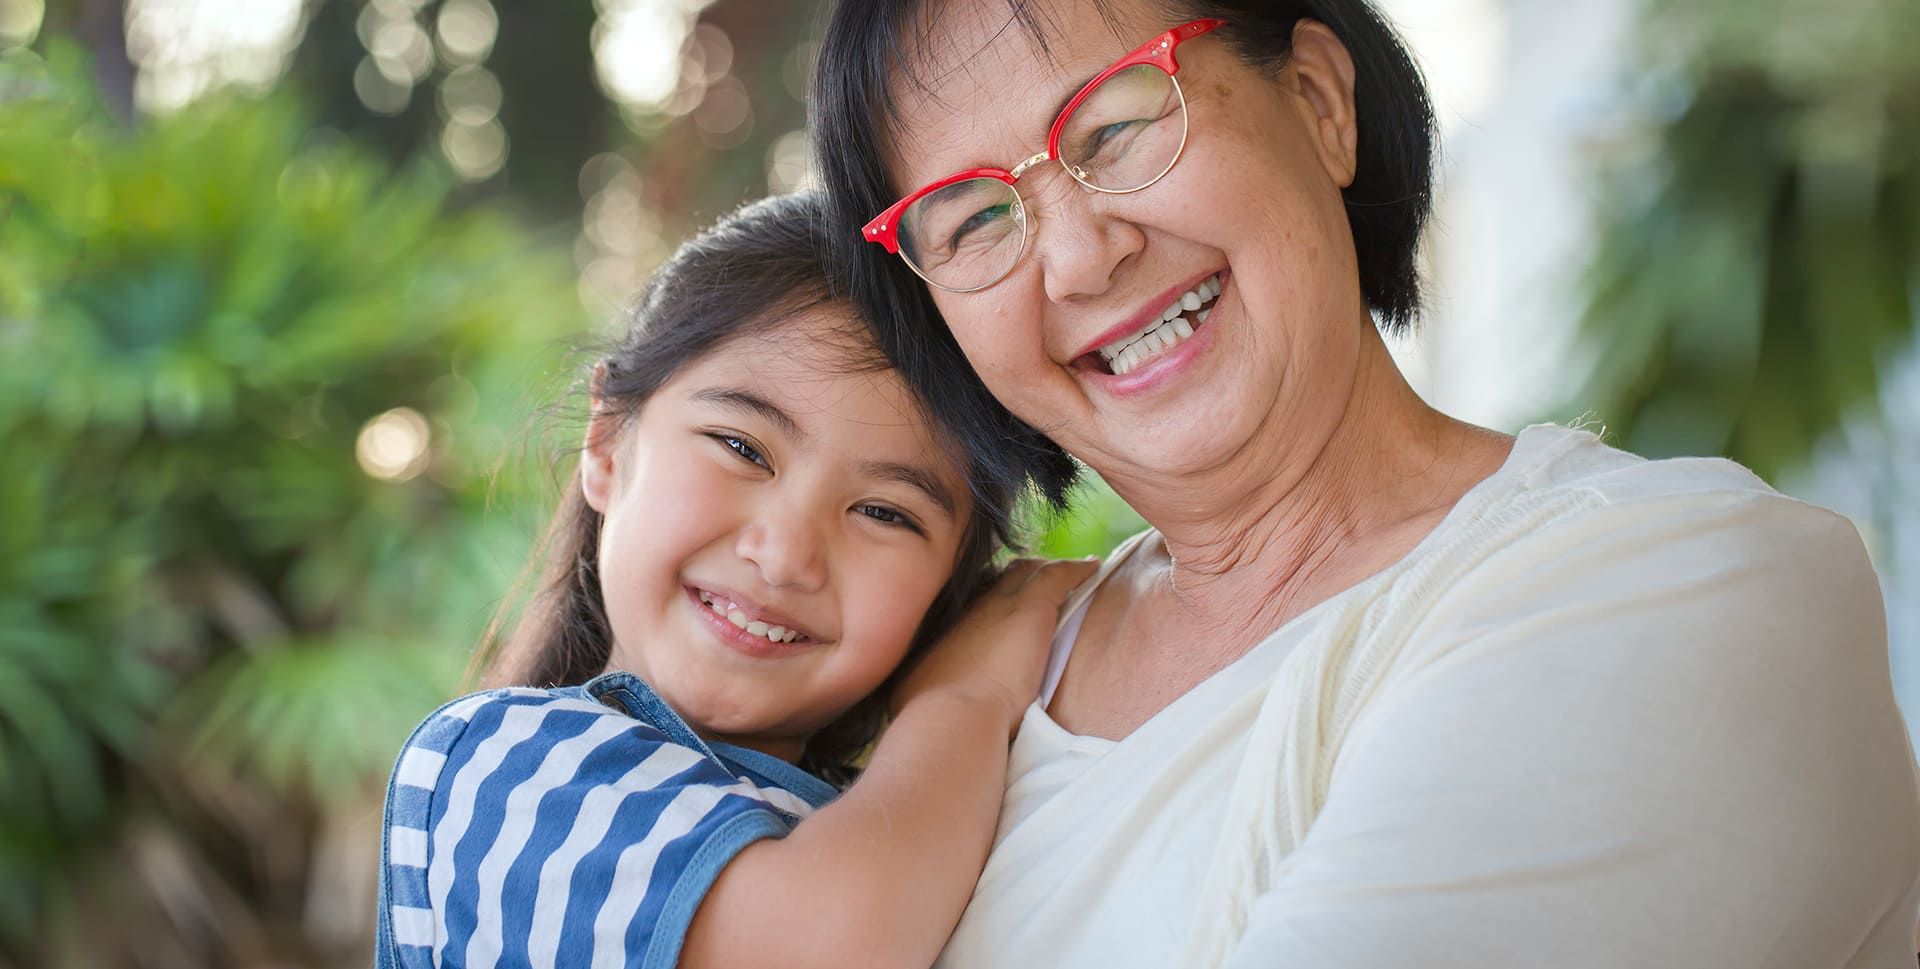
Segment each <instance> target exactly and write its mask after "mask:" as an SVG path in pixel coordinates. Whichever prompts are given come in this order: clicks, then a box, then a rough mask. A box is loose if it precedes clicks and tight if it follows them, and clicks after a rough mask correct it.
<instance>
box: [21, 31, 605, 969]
mask: <svg viewBox="0 0 1920 969" xmlns="http://www.w3.org/2000/svg"><path fill="white" fill-rule="evenodd" d="M86 76H87V70H86V66H85V63H84V59H83V58H82V57H81V56H80V55H79V54H78V53H77V52H75V51H74V50H72V49H70V48H66V47H61V46H58V45H52V46H50V48H49V50H48V51H47V53H46V56H45V60H42V59H41V58H40V57H39V56H36V55H34V54H31V53H28V52H25V51H20V50H15V51H11V52H8V53H6V54H5V55H0V143H4V144H5V145H6V146H7V148H6V150H5V151H4V152H0V870H5V871H6V872H7V878H6V879H4V880H0V964H5V963H8V962H18V963H20V964H31V965H55V966H57V965H90V966H91V965H101V966H105V965H119V964H127V965H133V964H139V965H166V964H180V965H213V964H236V963H241V962H250V961H258V960H263V959H288V960H292V961H300V962H305V961H313V959H321V961H325V960H326V959H332V958H335V957H340V958H345V959H346V960H347V961H349V962H351V961H354V959H356V958H358V957H359V954H360V952H361V946H362V945H363V944H364V942H365V939H364V938H355V939H352V940H351V942H352V945H351V947H350V948H349V949H347V950H345V955H344V956H342V953H340V952H332V953H331V954H329V953H328V952H326V951H322V950H324V949H325V946H324V945H322V944H321V943H317V942H315V941H314V940H313V939H312V938H309V937H307V935H305V934H303V931H302V930H301V928H300V926H301V925H302V920H303V919H306V918H309V917H310V913H309V912H307V908H308V906H309V902H308V892H307V891H306V890H305V888H306V886H305V883H304V879H305V878H306V877H308V876H309V875H310V874H311V872H310V870H309V869H311V868H312V866H313V859H312V853H313V852H317V851H320V850H322V845H323V839H322V833H323V830H322V829H323V828H324V827H325V825H326V824H327V823H328V822H326V821H325V812H324V811H323V809H324V808H327V807H329V806H332V807H334V808H338V807H339V806H340V805H342V804H359V803H361V802H363V801H364V800H365V799H366V797H367V796H368V792H369V791H370V790H371V791H374V792H375V793H377V790H378V787H379V783H380V781H381V779H383V778H384V775H385V772H386V769H387V766H388V765H389V764H390V762H391V757H392V752H393V751H394V750H396V749H397V748H398V745H399V743H400V741H401V740H402V739H403V738H404V734H405V731H406V729H407V727H408V726H409V725H411V724H412V723H413V722H414V721H415V720H417V719H418V717H419V716H420V715H421V714H422V713H424V712H425V711H426V710H427V709H430V708H431V707H432V706H433V705H434V703H436V702H437V701H438V699H440V698H441V697H443V696H445V695H446V694H447V693H448V691H450V690H451V689H453V687H454V686H455V681H456V680H457V677H458V673H459V670H460V669H461V666H462V663H463V662H464V659H465V656H466V653H467V650H468V648H469V647H470V646H471V644H472V643H473V642H474V641H475V640H476V638H477V635H478V632H479V630H480V629H481V628H482V626H483V625H484V623H485V622H486V620H487V618H488V616H489V614H490V612H491V610H492V607H493V604H494V602H495V600H496V598H497V596H498V594H499V592H500V590H502V589H504V588H506V586H507V585H508V580H509V578H510V577H511V576H512V575H513V573H514V571H515V569H516V567H517V565H518V562H519V560H520V559H521V557H522V556H523V555H524V553H525V550H526V548H527V545H528V543H529V539H530V535H531V534H532V531H533V523H532V522H531V521H528V520H526V519H524V518H519V517H513V516H505V515H499V514H489V513H488V502H489V495H490V492H491V491H492V490H494V489H496V488H497V489H500V490H503V491H504V493H505V494H506V495H508V496H513V495H516V494H518V493H519V491H520V489H522V488H527V487H532V486H533V485H534V484H535V483H536V482H535V481H534V479H533V477H532V476H517V475H510V476H508V477H506V478H502V479H500V480H498V481H496V480H495V479H494V478H493V477H492V476H491V474H490V471H491V469H492V468H493V467H494V466H496V465H497V463H498V461H499V456H500V454H501V452H502V450H503V448H504V447H505V444H506V442H507V441H508V440H509V435H511V434H513V433H516V432H517V431H518V430H520V429H521V428H522V427H523V426H524V425H525V424H526V423H527V417H528V416H529V415H531V414H532V413H533V412H534V410H535V408H534V406H533V405H534V404H535V403H537V401H536V400H535V399H534V397H535V393H534V388H536V387H538V386H545V385H547V384H549V383H550V380H549V377H550V374H549V371H551V370H552V369H553V367H554V366H555V365H556V364H557V363H558V362H559V361H560V359H561V357H562V354H563V352H564V350H565V342H564V341H568V340H571V339H574V338H575V337H576V336H577V335H578V334H579V333H580V332H581V330H582V328H583V324H584V320H583V313H582V311H581V309H580V305H579V301H578V298H577V295H576V292H575V287H574V283H573V280H572V271H571V266H570V265H569V264H568V260H567V258H566V255H565V253H564V252H555V251H554V247H552V246H551V245H548V244H545V243H542V242H541V241H539V240H537V239H534V240H530V239H529V237H528V236H527V234H526V233H525V232H524V231H523V230H522V229H520V228H519V227H518V226H517V225H516V224H515V223H514V222H513V221H511V220H510V219H507V218H505V217H504V216H502V215H501V214H499V213H497V212H492V211H486V210H478V209H470V210H459V209H456V208H454V207H452V206H451V205H450V203H449V197H448V191H449V188H450V184H451V183H450V180H449V179H448V178H447V177H446V176H445V175H444V174H443V173H442V172H440V171H438V170H436V169H434V168H432V167H428V166H417V167H413V168H409V169H407V170H405V171H403V172H399V173H394V172H391V171H389V170H388V169H387V167H386V165H385V164H384V163H383V162H380V161H377V160H375V159H374V158H372V157H371V156H369V155H368V154H367V153H365V152H363V151H361V150H359V149H357V148H355V147H354V146H352V145H350V144H347V143H344V142H342V141H341V140H339V139H338V138H337V137H329V136H328V135H326V133H325V132H315V131H310V130H309V129H308V127H307V124H306V123H305V120H304V118H303V115H302V113H301V111H300V110H299V109H298V108H297V107H295V106H294V105H292V104H290V103H288V102H287V101H286V100H284V99H279V98H275V99H267V100H258V101H248V100H236V99H213V100H209V101H205V102H202V103H200V104H197V105H195V106H194V107H192V108H190V109H187V110H185V111H182V112H181V113H179V114H176V115H173V116H170V117H167V118H163V119H152V120H149V121H147V122H145V123H144V125H143V126H142V127H141V128H140V129H138V130H136V131H127V130H124V129H122V128H121V127H119V126H118V125H117V123H115V122H113V121H112V120H111V119H110V117H109V115H108V113H107V111H106V110H105V109H104V108H103V107H102V105H101V104H100V103H99V101H98V100H97V98H95V97H94V95H93V94H92V92H91V90H90V89H89V87H88V84H87V82H86V81H85V78H86ZM396 408H405V409H406V411H405V412H404V413H406V414H410V415H417V416H413V417H409V418H408V419H407V421H403V422H402V423H406V424H407V426H409V427H413V428H414V429H415V436H414V438H413V443H414V444H415V445H416V446H417V447H418V450H419V453H418V455H417V457H416V458H415V460H413V461H411V462H405V464H406V466H405V467H404V468H401V467H393V468H386V469H385V470H384V471H383V472H382V473H384V474H386V475H387V477H385V478H382V477H380V476H377V475H376V474H373V473H370V470H368V469H372V470H375V471H378V470H381V469H380V468H377V467H375V466H373V465H368V466H367V468H363V467H362V465H361V464H360V463H359V462H357V461H356V446H357V444H358V442H359V440H360V437H361V435H362V431H363V428H365V427H367V426H368V422H369V421H370V420H372V419H374V418H376V417H378V416H380V415H382V414H386V413H388V412H391V411H395V409H396ZM409 421H410V422H412V423H408V422H409ZM422 428H423V429H424V430H422ZM422 603H430V605H428V606H423V605H422ZM347 630H351V631H352V632H351V633H348V632H347ZM183 839H184V840H183ZM375 844H377V835H375V836H373V838H372V839H371V840H368V841H367V846H366V849H365V850H368V851H371V850H372V847H373V846H374V845H375ZM289 846H291V849H292V851H293V854H292V855H291V856H289V855H288V854H287V851H288V850H289ZM325 850H329V851H330V850H334V848H333V847H331V846H328V847H326V849H325ZM289 857H291V858H292V859H293V860H291V861H289V860H288V858H289ZM140 864H146V865H147V867H146V868H143V869H140V871H136V872H134V875H135V876H138V877H145V876H144V875H142V874H141V873H142V872H144V873H145V874H146V875H151V876H152V878H153V879H158V880H159V882H164V883H165V884H167V885H170V886H172V887H171V888H170V889H168V891H170V892H172V893H173V894H172V895H171V896H168V897H163V898H158V899H155V900H153V902H152V903H151V904H150V905H149V909H150V912H149V914H151V915H152V919H151V920H142V919H139V918H130V921H129V923H128V927H127V932H125V933H120V932H116V931H114V930H113V928H112V926H108V927H105V928H102V927H101V926H98V925H95V924H92V923H91V922H89V921H88V920H86V919H84V918H75V917H74V913H75V912H76V911H80V910H74V909H67V908H63V907H62V906H63V905H70V904H72V900H75V899H77V898H81V897H86V895H85V894H83V892H86V893H90V892H95V891H99V890H102V889H103V883H104V882H106V881H112V880H114V879H120V878H124V877H127V876H128V868H129V866H134V867H138V865H140ZM314 870H317V869H314ZM150 880H151V879H150ZM156 884H157V883H156ZM290 885H291V886H294V887H292V888H289V887H288V886H290ZM88 886H91V887H88ZM63 899H65V900H67V901H65V902H62V901H61V900H63ZM237 899H247V900H248V901H247V903H246V904H244V905H242V904H240V903H238V902H236V901H235V900H237ZM195 900H198V901H195ZM195 913H198V914H195ZM135 926H138V927H139V934H138V935H137V936H136V935H135V934H134V927H135ZM249 926H250V927H249ZM229 930H230V931H229ZM156 932H159V933H162V934H166V933H171V935H168V937H167V938H165V939H156V938H154V933H156ZM362 935H364V933H362ZM316 945H318V946H320V948H319V949H315V948H313V947H314V946H316ZM169 954H172V955H169ZM176 957H177V958H176Z"/></svg>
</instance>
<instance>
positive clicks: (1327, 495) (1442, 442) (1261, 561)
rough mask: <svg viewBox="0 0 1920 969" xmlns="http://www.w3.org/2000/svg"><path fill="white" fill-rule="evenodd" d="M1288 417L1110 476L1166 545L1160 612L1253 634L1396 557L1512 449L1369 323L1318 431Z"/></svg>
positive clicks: (1185, 622)
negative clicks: (1237, 450)
mask: <svg viewBox="0 0 1920 969" xmlns="http://www.w3.org/2000/svg"><path fill="white" fill-rule="evenodd" d="M1298 423H1301V422H1300V421H1298V420H1295V421H1293V422H1292V423H1291V424H1289V423H1288V422H1287V421H1286V418H1285V415H1281V414H1274V415H1270V416H1269V417H1268V419H1267V420H1266V421H1264V422H1263V423H1262V425H1261V426H1260V428H1259V430H1258V431H1257V432H1256V434H1255V437H1254V439H1253V440H1252V441H1250V442H1249V444H1248V445H1247V447H1246V448H1245V449H1244V450H1243V452H1242V455H1243V459H1240V460H1235V461H1233V462H1231V463H1229V464H1226V465H1223V466H1221V467H1219V468H1215V469H1210V470H1208V471H1204V472H1200V473H1197V474H1191V475H1185V476H1181V477H1179V478H1177V479H1174V480H1159V481H1154V482H1151V483H1150V484H1149V485H1147V486H1142V484H1141V483H1136V484H1135V486H1134V487H1131V488H1128V487H1125V486H1124V485H1119V484H1116V488H1117V489H1119V490H1121V495H1122V497H1124V498H1126V499H1127V500H1128V501H1129V503H1130V504H1132V505H1133V507H1134V508H1135V509H1136V510H1137V511H1139V512H1140V514H1141V515H1142V516H1143V517H1144V518H1145V519H1146V520H1147V522H1148V523H1149V524H1151V525H1153V526H1154V527H1155V528H1156V529H1157V530H1158V531H1159V532H1160V536H1161V540H1162V541H1163V542H1164V543H1165V548H1166V552H1167V556H1168V561H1167V562H1165V563H1163V564H1165V565H1166V566H1167V569H1166V572H1165V574H1164V580H1165V581H1161V582H1158V583H1157V588H1158V590H1159V592H1160V594H1159V595H1156V596H1154V597H1153V599H1152V601H1151V602H1150V603H1149V605H1150V608H1153V609H1154V611H1155V612H1156V613H1158V615H1159V616H1161V617H1163V618H1165V619H1168V620H1172V621H1175V622H1178V623H1179V624H1180V625H1181V628H1184V629H1188V630H1194V631H1201V632H1205V633H1210V634H1211V635H1212V638H1213V639H1215V640H1218V639H1220V637H1225V639H1226V640H1231V641H1232V642H1233V643H1235V644H1237V645H1241V646H1250V645H1251V644H1252V643H1254V642H1257V641H1259V640H1260V639H1261V638H1263V637H1264V636H1265V635H1266V634H1267V633H1268V632H1270V631H1271V630H1273V629H1275V628H1278V627H1279V626H1280V625H1281V624H1283V623H1285V622H1286V621H1287V620H1289V619H1291V618H1293V617H1294V616H1297V615H1299V614H1300V613H1301V612H1304V611H1305V610H1306V609H1308V608H1310V607H1312V606H1313V605H1315V604H1316V603H1318V602H1320V601H1321V600H1324V599H1326V598H1328V597H1329V596H1331V595H1333V594H1335V593H1337V592H1340V591H1342V590H1344V589H1346V588H1347V587H1349V586H1351V585H1353V584H1355V583H1357V582H1359V581H1361V580H1362V579H1364V578H1366V577H1367V576H1369V575H1371V574H1373V573H1375V572H1378V571H1379V570H1381V569H1383V568H1386V567H1387V566H1389V565H1391V564H1392V563H1393V562H1395V561H1398V560H1399V559H1400V558H1401V557H1402V556H1404V555H1405V554H1406V553H1407V552H1409V551H1411V550H1412V548H1413V547H1414V546H1415V545H1416V544H1418V543H1419V541H1420V539H1421V538H1424V537H1425V536H1426V534H1427V533H1428V532H1429V531H1431V530H1432V528H1433V526H1434V525H1437V524H1438V523H1439V521H1440V519H1441V518H1443V517H1444V516H1445V513H1446V511H1447V510H1448V509H1450V508H1452V506H1453V505H1454V503H1455V502H1457V501H1458V500H1459V499H1460V497H1461V496H1462V495H1464V494H1465V493H1466V492H1467V490H1469V489H1470V488H1472V487H1473V485H1474V484H1476V483H1477V482H1479V481H1480V480H1481V479H1482V478H1484V477H1486V476H1487V475H1488V474H1491V473H1492V472H1493V471H1494V470H1495V469H1497V468H1498V467H1499V465H1500V462H1501V461H1503V460H1504V459H1505V455H1506V453H1507V452H1508V450H1510V447H1511V438H1508V437H1506V436H1504V435H1497V434H1493V433H1491V432H1488V431H1485V430H1482V429H1480V428H1476V427H1473V426H1471V425H1467V424H1464V423H1461V422H1459V421H1455V420H1453V419H1452V418H1449V417H1447V416H1446V415H1444V414H1441V413H1440V412H1439V411H1436V410H1434V409H1433V408H1432V407H1429V406H1428V405H1427V404H1426V403H1425V402H1424V401H1422V400H1421V399H1420V398H1419V396H1418V395H1417V394H1415V393H1414V392H1413V389H1412V388H1411V387H1409V386H1408V385H1407V383H1406V380H1405V378H1404V377H1402V376H1401V374H1400V372H1399V369H1398V368H1397V367H1395V366H1394V364H1393V362H1392V360H1391V359H1390V357H1389V356H1388V355H1387V351H1386V346H1385V344H1384V343H1383V342H1381V340H1380V339H1379V338H1378V336H1377V335H1371V334H1370V339H1368V340H1367V341H1366V342H1365V344H1364V346H1363V348H1362V351H1361V353H1360V359H1359V365H1358V367H1357V368H1356V374H1355V379H1354V381H1353V383H1352V385H1351V387H1350V388H1349V390H1348V392H1347V394H1346V395H1345V399H1344V401H1342V402H1341V403H1340V404H1339V405H1338V407H1337V408H1336V411H1335V413H1334V414H1333V416H1332V419H1331V420H1330V421H1325V422H1324V426H1325V427H1326V430H1325V431H1324V432H1323V433H1322V434H1321V435H1320V436H1319V438H1318V439H1317V440H1316V439H1314V438H1313V437H1311V436H1307V435H1303V434H1302V433H1301V431H1302V428H1300V427H1298V426H1293V425H1297V424H1298ZM1166 607H1171V611H1166Z"/></svg>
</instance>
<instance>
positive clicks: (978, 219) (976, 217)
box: [947, 202, 1013, 250]
mask: <svg viewBox="0 0 1920 969" xmlns="http://www.w3.org/2000/svg"><path fill="white" fill-rule="evenodd" d="M1012 209H1013V203H1011V202H1007V203H1003V204H1000V205H995V206H990V207H988V208H984V209H981V210H980V211H978V212H975V213H974V214H973V215H972V216H971V217H969V218H968V219H967V221H965V222H962V223H960V228H958V229H955V230H954V232H953V237H952V238H951V239H949V240H948V243H947V248H948V249H949V250H957V249H959V248H960V246H961V244H962V243H964V242H966V241H967V237H968V236H970V235H972V234H973V233H975V232H976V231H979V230H980V229H984V228H986V227H987V226H990V225H992V224H994V223H995V222H998V221H1000V220H1001V219H1004V218H1006V216H1007V213H1008V212H1010V211H1012Z"/></svg>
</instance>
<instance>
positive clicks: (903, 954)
mask: <svg viewBox="0 0 1920 969" xmlns="http://www.w3.org/2000/svg"><path fill="white" fill-rule="evenodd" d="M1093 570H1094V565H1093V564H1092V563H1090V562H1047V563H1041V562H1023V563H1020V564H1019V565H1016V566H1015V567H1014V568H1013V569H1012V570H1010V571H1009V572H1008V574H1007V575H1006V576H1005V577H1003V578H1002V579H1001V580H1000V581H999V582H998V583H996V584H995V586H994V587H993V590H992V591H991V592H989V593H988V594H987V595H986V596H985V597H983V598H982V600H981V602H980V603H978V604H977V605H976V606H974V608H973V609H972V610H971V611H970V612H969V613H968V615H967V617H966V618H965V619H964V620H962V621H961V623H960V624H959V625H958V626H956V627H955V628H954V630H953V631H952V632H950V633H948V634H947V635H946V636H945V637H944V638H942V640H941V641H940V643H939V644H938V645H936V646H935V647H934V649H933V650H932V651H931V652H930V653H929V654H928V655H927V657H926V659H925V660H924V661H922V662H921V663H920V664H919V665H918V666H917V667H915V669H914V670H913V672H912V674H911V675H910V676H909V677H908V678H907V681H906V682H905V684H904V685H903V686H902V688H901V691H900V696H899V698H898V699H897V701H896V703H897V705H898V706H899V712H898V713H897V714H896V716H895V718H894V720H893V722H892V724H891V725H890V726H889V727H888V728H887V730H886V733H885V734H884V735H883V736H882V737H881V740H880V743H879V745H878V746H877V747H876V748H875V750H874V753H873V757H872V759H871V760H870V761H869V763H868V765H867V768H866V770H865V771H864V772H863V773H862V774H861V775H860V779H859V780H858V781H857V782H855V783H854V785H853V786H852V787H851V788H849V789H848V790H847V792H846V793H845V794H843V795H841V796H840V797H839V798H838V799H837V800H835V801H834V802H833V803H832V804H829V805H827V806H826V807H824V808H822V809H820V810H819V811H817V812H815V813H814V814H813V815H811V816H810V817H808V818H807V819H806V820H805V821H803V822H801V823H800V824H799V825H798V826H797V827H796V828H794V830H793V832H792V833H790V834H789V835H787V836H786V837H785V838H778V839H767V840H763V841H759V842H756V843H754V844H753V845H750V846H748V847H747V848H746V849H745V850H743V851H741V852H740V854H739V855H738V856H736V857H735V858H734V860H733V861H732V862H731V863H730V864H728V865H727V867H726V868H725V870H723V871H722V872H721V873H720V877H719V878H718V879H717V880H716V881H715V882H714V884H713V887H712V888H711V889H710V890H709V891H708V892H707V896H706V898H705V899H704V900H703V901H702V902H701V903H700V907H699V909H698V911H697V912H696V913H695V914H694V918H693V924H692V925H691V926H690V927H689V928H688V930H687V938H686V942H685V944H684V946H683V947H682V949H681V955H680V965H681V966H683V967H688V969H701V967H710V966H712V967H731V966H741V965H775V964H778V965H783V966H793V967H808V966H834V967H839V966H846V965H859V966H874V967H881V969H885V967H891V966H901V967H914V969H921V967H925V966H927V965H930V964H932V962H933V960H934V958H935V957H936V956H938V955H939V953H940V948H941V946H943V945H945V944H946V941H947V936H948V935H950V934H952V932H953V927H954V925H955V924H956V923H958V922H959V920H960V913H961V911H962V910H963V909H965V908H966V904H967V900H968V898H969V897H971V895H972V893H973V884H974V881H975V880H976V879H977V878H978V877H979V875H980V869H981V868H982V867H984V866H985V864H986V859H987V851H988V849H989V848H991V847H992V844H993V833H994V826H995V822H996V821H997V820H998V818H999V813H1000V795H1001V790H1002V786H1003V784H1004V780H1005V777H1006V769H1007V746H1008V741H1009V739H1010V738H1011V737H1012V735H1013V732H1014V730H1015V729H1016V728H1017V726H1018V725H1019V721H1020V716H1021V714H1022V712H1023V711H1024V710H1025V709H1026V707H1027V705H1028V704H1030V703H1032V702H1033V697H1034V696H1035V695H1036V694H1037V693H1038V692H1039V683H1040V675H1041V672H1042V670H1043V669H1044V667H1045V659H1046V652H1047V650H1046V645H1047V642H1048V640H1049V639H1050V638H1051V634H1052V632H1053V628H1054V625H1055V622H1056V620H1057V617H1058V613H1059V608H1060V604H1061V603H1062V602H1063V601H1064V600H1065V598H1066V596H1067V594H1068V592H1069V591H1071V590H1072V589H1073V587H1074V586H1076V585H1078V584H1080V583H1081V582H1083V581H1085V580H1086V579H1087V577H1088V576H1090V575H1091V574H1092V573H1093Z"/></svg>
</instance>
